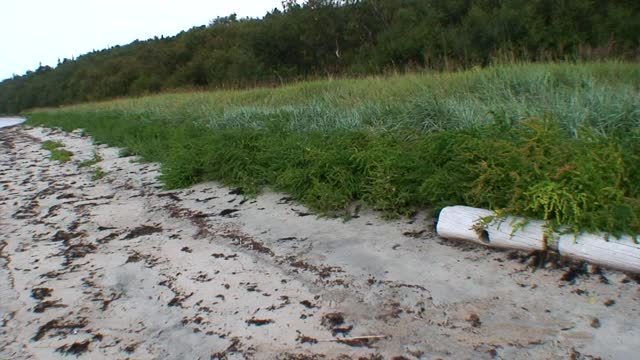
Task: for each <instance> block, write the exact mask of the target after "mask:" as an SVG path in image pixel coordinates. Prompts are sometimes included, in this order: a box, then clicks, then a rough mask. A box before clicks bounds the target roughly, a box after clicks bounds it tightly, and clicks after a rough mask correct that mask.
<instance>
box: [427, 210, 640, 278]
mask: <svg viewBox="0 0 640 360" xmlns="http://www.w3.org/2000/svg"><path fill="white" fill-rule="evenodd" d="M494 215H495V213H494V212H493V211H490V210H485V209H478V208H472V207H467V206H451V207H446V208H444V209H442V211H441V212H440V217H439V219H438V226H437V228H436V230H437V232H438V235H440V236H441V237H443V238H448V239H461V240H467V241H473V242H475V243H478V244H483V245H486V246H491V247H497V248H508V249H519V250H527V251H530V250H545V249H547V244H546V243H547V241H546V236H545V235H544V223H543V222H541V221H534V220H531V221H529V222H528V223H526V225H525V226H524V227H519V226H518V225H517V224H523V223H524V219H522V218H518V217H506V218H505V219H503V220H498V221H493V222H491V223H489V224H488V225H485V226H484V227H482V226H480V225H481V221H482V219H483V218H486V217H487V216H494ZM516 227H517V230H516V231H514V228H516ZM550 240H551V241H549V243H550V244H549V247H548V248H549V249H553V250H557V251H558V252H559V253H560V254H561V255H564V256H567V257H570V258H574V259H579V260H584V261H588V262H592V263H595V264H599V265H604V266H607V267H610V268H614V269H619V270H623V271H630V272H635V273H640V245H639V244H636V243H635V241H634V239H633V238H631V237H630V236H624V237H622V238H621V239H617V238H615V237H613V236H611V237H610V238H609V239H607V236H606V234H580V235H578V236H574V235H559V234H553V235H552V236H551V239H550Z"/></svg>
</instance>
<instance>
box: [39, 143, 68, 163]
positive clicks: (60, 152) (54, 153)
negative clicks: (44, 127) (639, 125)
mask: <svg viewBox="0 0 640 360" xmlns="http://www.w3.org/2000/svg"><path fill="white" fill-rule="evenodd" d="M42 148H43V149H45V150H49V151H50V152H51V157H50V158H51V160H54V161H60V162H62V163H65V162H68V161H69V160H71V157H72V156H73V153H72V152H70V151H68V150H65V149H63V148H64V144H62V143H60V142H57V141H51V140H47V141H45V142H43V143H42Z"/></svg>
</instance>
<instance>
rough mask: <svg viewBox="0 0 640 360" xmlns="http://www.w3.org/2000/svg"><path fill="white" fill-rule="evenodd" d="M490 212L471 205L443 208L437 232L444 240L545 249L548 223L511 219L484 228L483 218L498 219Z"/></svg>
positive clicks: (521, 248)
mask: <svg viewBox="0 0 640 360" xmlns="http://www.w3.org/2000/svg"><path fill="white" fill-rule="evenodd" d="M495 215H496V213H495V212H493V211H490V210H485V209H478V208H472V207H468V206H450V207H446V208H444V209H442V211H441V212H440V217H439V219H438V226H437V229H436V230H437V232H438V235H440V236H442V237H444V238H450V239H461V240H467V241H473V242H475V243H478V244H482V245H486V246H490V247H496V248H504V249H518V250H526V251H532V250H544V249H545V248H546V244H545V241H544V238H545V237H544V222H542V221H535V220H529V221H527V220H525V219H524V218H518V217H513V216H508V217H505V218H503V219H496V220H493V221H491V222H489V223H488V224H485V225H484V226H483V225H482V219H483V218H486V217H489V216H495Z"/></svg>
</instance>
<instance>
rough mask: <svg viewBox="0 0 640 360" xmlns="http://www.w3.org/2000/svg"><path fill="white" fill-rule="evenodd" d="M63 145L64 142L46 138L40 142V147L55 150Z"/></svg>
mask: <svg viewBox="0 0 640 360" xmlns="http://www.w3.org/2000/svg"><path fill="white" fill-rule="evenodd" d="M61 147H64V144H63V143H61V142H58V141H51V140H47V141H45V142H43V143H42V148H43V149H45V150H50V151H51V150H55V149H58V148H61Z"/></svg>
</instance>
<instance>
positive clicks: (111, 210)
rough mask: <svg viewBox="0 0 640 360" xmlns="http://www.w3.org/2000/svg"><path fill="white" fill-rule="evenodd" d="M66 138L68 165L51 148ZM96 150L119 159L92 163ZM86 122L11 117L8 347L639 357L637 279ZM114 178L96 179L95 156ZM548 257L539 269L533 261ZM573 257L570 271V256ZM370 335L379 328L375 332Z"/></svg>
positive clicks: (3, 268) (4, 148) (0, 256)
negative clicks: (307, 198) (222, 165)
mask: <svg viewBox="0 0 640 360" xmlns="http://www.w3.org/2000/svg"><path fill="white" fill-rule="evenodd" d="M44 140H56V141H60V142H62V143H64V144H65V146H66V149H67V150H69V151H71V152H72V153H73V154H74V156H73V158H72V161H71V162H69V163H66V164H60V163H58V162H53V161H51V160H49V159H48V151H46V150H42V149H41V145H40V144H41V142H42V141H44ZM94 151H97V152H98V153H100V155H101V156H102V157H103V158H104V160H103V161H102V162H100V163H98V164H97V165H94V166H93V167H88V168H79V167H78V164H79V163H80V162H81V161H84V160H88V159H91V158H92V157H93V152H94ZM135 160H136V159H135V158H132V157H124V158H121V157H119V156H118V149H114V148H108V147H105V146H95V145H94V144H92V142H91V139H90V138H88V137H83V136H81V134H80V133H73V134H67V133H63V132H59V131H52V130H48V129H37V128H36V129H25V128H23V127H12V128H4V129H0V187H1V188H2V192H0V298H1V299H2V301H1V302H0V325H1V327H0V358H3V359H4V358H6V359H56V358H61V359H62V358H67V355H79V356H80V357H81V358H87V359H88V358H90V359H116V358H118V359H124V358H135V359H276V358H277V359H341V360H347V359H396V360H400V359H438V358H441V359H494V358H495V359H499V358H502V359H552V358H575V359H596V358H599V357H600V358H603V359H630V358H634V357H635V356H636V353H637V352H638V351H640V340H638V339H640V337H639V336H640V327H639V326H638V324H640V312H639V311H640V291H639V285H638V282H637V278H634V277H630V276H627V275H625V274H622V273H619V272H615V271H606V270H605V271H602V270H601V269H597V268H595V267H592V268H591V269H590V270H591V272H592V273H593V274H584V273H582V272H580V271H578V268H577V267H576V265H575V264H574V265H562V266H560V265H558V263H556V262H553V261H552V262H547V263H546V264H545V265H542V266H538V267H536V266H535V265H536V264H537V260H539V259H538V258H537V257H536V256H531V257H529V256H527V254H521V253H514V252H496V251H492V250H488V249H484V248H481V247H477V246H473V245H467V244H460V243H452V242H449V241H446V240H443V239H440V238H438V237H437V236H436V235H435V234H434V233H433V230H432V225H433V224H432V220H431V219H427V218H425V217H424V215H418V216H416V218H414V219H401V220H396V221H385V220H381V219H380V218H379V216H378V215H377V214H374V213H365V214H360V215H359V216H357V217H356V218H354V219H351V220H349V221H347V222H344V221H343V220H342V219H327V218H319V217H317V216H316V215H314V214H312V213H311V212H310V211H309V210H308V209H306V208H304V207H303V206H300V205H299V204H296V203H295V202H293V201H292V200H291V199H290V198H289V197H287V196H286V195H283V194H276V193H266V194H264V195H261V196H259V197H257V198H248V197H245V196H244V195H243V194H242V192H241V191H239V190H237V189H230V188H225V187H223V186H220V185H219V184H216V183H207V184H201V185H198V186H195V187H193V188H190V189H184V190H178V191H165V190H163V189H162V186H161V183H160V182H159V181H158V180H156V177H157V176H158V175H159V167H158V166H157V165H156V164H144V163H139V162H136V161H135ZM95 167H100V168H102V169H103V170H104V171H105V172H106V173H107V175H106V176H105V177H104V178H102V179H100V180H92V171H93V168H95ZM532 265H534V266H532ZM572 266H573V267H572ZM362 337H364V338H362Z"/></svg>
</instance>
